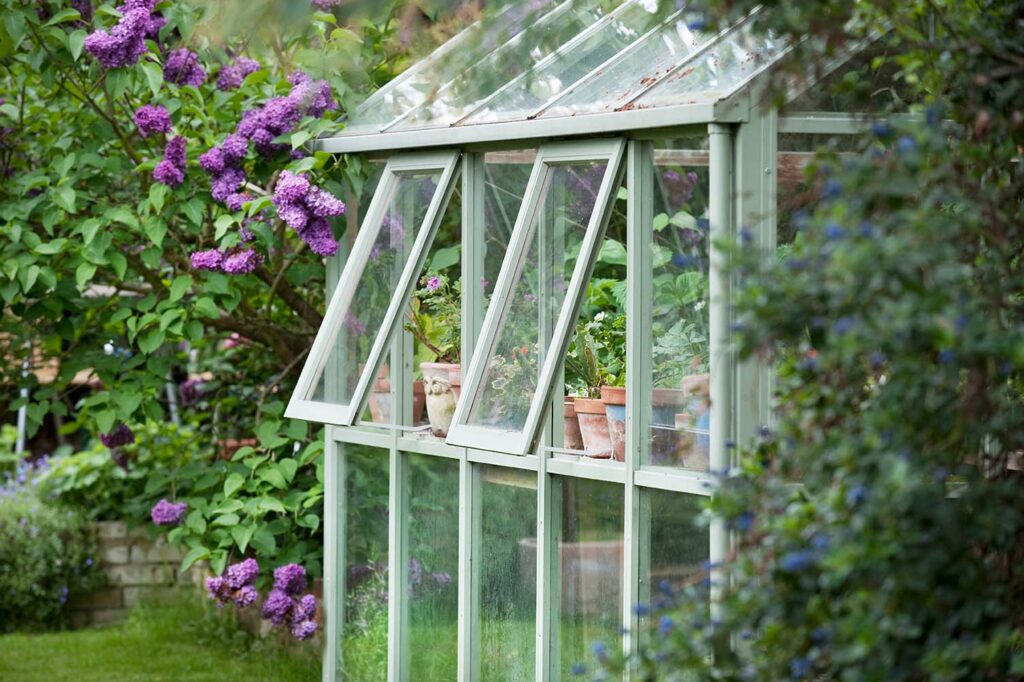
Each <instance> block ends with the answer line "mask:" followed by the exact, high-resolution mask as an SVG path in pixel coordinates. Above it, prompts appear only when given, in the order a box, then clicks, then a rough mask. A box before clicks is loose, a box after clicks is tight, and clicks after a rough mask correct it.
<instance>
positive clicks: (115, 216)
mask: <svg viewBox="0 0 1024 682" xmlns="http://www.w3.org/2000/svg"><path fill="white" fill-rule="evenodd" d="M103 217H105V218H106V219H107V220H109V221H111V222H114V223H123V224H125V225H127V226H128V227H132V228H135V229H136V230H137V229H139V219H138V218H136V217H135V214H134V213H132V212H131V211H129V210H128V209H127V208H125V207H124V206H117V207H115V208H112V209H110V210H108V211H107V212H106V213H104V214H103Z"/></svg>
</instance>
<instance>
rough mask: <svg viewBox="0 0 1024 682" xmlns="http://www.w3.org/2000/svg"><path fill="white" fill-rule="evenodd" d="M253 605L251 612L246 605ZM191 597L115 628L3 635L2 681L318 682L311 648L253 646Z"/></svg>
mask: <svg viewBox="0 0 1024 682" xmlns="http://www.w3.org/2000/svg"><path fill="white" fill-rule="evenodd" d="M250 608H251V607H250ZM226 611H227V610H226V609H225V612H222V613H217V611H216V607H213V606H212V605H207V604H205V603H202V602H200V601H199V597H198V596H196V597H193V595H192V594H188V595H185V594H183V595H181V596H180V598H179V599H177V600H175V601H174V602H166V603H152V604H146V605H140V606H138V607H136V608H135V609H134V610H133V611H132V613H131V615H130V617H129V619H128V621H127V622H126V623H124V624H123V625H120V626H112V627H107V628H101V629H91V630H76V631H70V632H54V633H42V634H13V635H4V636H0V680H3V681H5V682H6V681H7V680H11V681H12V682H13V681H15V680H16V681H17V682H36V681H37V680H38V681H39V682H54V681H57V680H73V681H74V682H91V681H93V680H96V681H97V682H99V681H101V680H102V681H103V682H128V681H129V680H132V681H134V680H139V681H142V680H145V681H147V682H151V681H157V680H167V681H169V682H170V681H172V680H173V681H174V682H179V681H180V682H200V681H205V680H210V681H211V682H213V681H214V680H216V681H218V682H221V681H223V680H246V681H247V682H249V681H252V680H268V681H273V682H290V681H292V680H296V681H298V680H303V681H306V682H308V681H311V680H319V679H320V656H319V651H316V650H315V649H316V647H312V646H310V647H301V648H299V647H295V648H294V650H293V649H292V648H286V647H284V646H282V645H281V644H278V643H276V642H274V641H271V640H270V639H268V640H264V641H255V640H253V638H252V637H250V636H249V635H248V634H247V633H245V632H243V631H241V630H239V628H238V627H237V625H236V624H235V623H234V622H233V619H232V618H231V614H229V613H226Z"/></svg>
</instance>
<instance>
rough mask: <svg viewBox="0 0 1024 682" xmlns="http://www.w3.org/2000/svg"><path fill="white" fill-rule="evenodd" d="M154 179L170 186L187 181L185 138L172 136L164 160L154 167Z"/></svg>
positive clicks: (165, 150)
mask: <svg viewBox="0 0 1024 682" xmlns="http://www.w3.org/2000/svg"><path fill="white" fill-rule="evenodd" d="M153 179H154V180H156V181H157V182H159V183H162V184H164V185H167V186H168V187H177V186H178V185H180V184H181V183H182V182H184V181H185V138H184V137H180V136H179V137H172V138H171V139H170V140H169V141H168V142H167V148H166V149H164V158H163V160H162V161H161V162H160V163H158V164H157V165H156V168H154V169H153Z"/></svg>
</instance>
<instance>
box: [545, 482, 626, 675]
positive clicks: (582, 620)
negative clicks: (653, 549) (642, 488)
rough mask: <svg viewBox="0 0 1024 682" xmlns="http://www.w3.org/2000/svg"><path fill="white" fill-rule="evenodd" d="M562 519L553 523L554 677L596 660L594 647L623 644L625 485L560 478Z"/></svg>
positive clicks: (558, 484)
mask: <svg viewBox="0 0 1024 682" xmlns="http://www.w3.org/2000/svg"><path fill="white" fill-rule="evenodd" d="M555 484H556V486H557V493H556V495H555V496H554V497H555V498H557V502H558V505H559V511H560V512H561V513H560V514H559V517H560V523H559V524H558V525H556V527H554V528H552V529H551V538H552V541H551V545H550V547H549V551H550V553H551V558H552V563H553V564H554V565H555V566H556V568H555V575H556V576H557V577H556V579H555V584H556V586H555V588H554V592H555V594H553V595H552V599H553V603H552V611H553V613H554V614H555V615H557V618H556V619H555V621H554V624H555V627H557V630H558V635H557V637H556V638H555V639H553V640H552V642H551V646H553V647H555V648H556V649H557V651H556V652H552V653H553V654H557V655H552V660H553V662H554V664H555V666H557V675H555V676H554V679H559V680H565V679H570V675H571V674H572V670H573V668H574V667H575V666H577V665H578V664H581V663H587V662H589V661H591V660H593V657H594V648H595V647H597V646H604V647H606V648H607V649H608V650H609V651H613V650H615V649H616V648H618V646H619V642H620V634H619V628H620V626H621V622H622V590H623V583H622V580H623V571H622V568H623V563H622V562H623V547H624V544H623V542H624V541H623V523H624V512H623V495H622V493H623V490H622V486H621V485H619V484H617V483H607V482H603V481H591V480H587V479H574V478H561V477H559V478H556V479H555Z"/></svg>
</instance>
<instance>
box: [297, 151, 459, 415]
mask: <svg viewBox="0 0 1024 682" xmlns="http://www.w3.org/2000/svg"><path fill="white" fill-rule="evenodd" d="M440 178H441V171H440V170H436V171H435V170H431V171H420V172H415V173H400V174H397V176H396V178H395V182H394V184H393V185H392V187H391V194H390V196H389V197H388V199H387V202H386V209H385V212H384V216H383V218H382V219H381V220H380V222H378V223H377V224H376V225H374V226H373V227H372V228H371V229H372V230H373V233H374V245H373V250H372V251H371V253H370V257H369V259H368V260H367V262H366V265H365V267H364V268H363V272H362V275H361V276H360V278H359V282H358V283H357V284H356V287H355V293H354V294H353V296H352V302H351V305H350V306H349V309H348V310H347V311H346V312H345V316H344V319H343V321H342V322H341V327H340V329H339V330H338V336H337V337H336V338H335V341H334V345H333V346H332V347H331V349H330V352H329V353H328V355H327V360H326V363H325V365H324V369H323V370H322V371H321V374H320V376H319V377H318V378H317V382H316V386H315V388H314V390H313V395H312V396H311V398H310V399H311V400H314V401H317V402H328V403H332V404H336V405H348V404H349V403H350V402H351V401H352V394H353V392H354V391H355V387H356V383H357V382H358V380H359V375H360V373H361V372H362V371H363V368H364V366H365V365H366V361H367V359H368V357H369V355H370V349H371V348H372V346H373V343H374V341H375V340H376V339H377V335H378V334H379V333H380V332H381V331H382V329H381V326H382V325H383V323H384V315H385V314H386V312H387V309H388V306H389V305H390V303H391V297H392V295H393V294H394V291H395V288H396V286H397V285H398V280H399V277H400V275H401V272H402V269H403V268H404V267H405V264H406V262H407V261H408V260H409V257H410V256H411V255H412V245H413V243H414V242H415V241H416V237H417V235H418V234H419V231H420V229H421V228H422V226H423V220H424V218H425V217H426V214H427V207H428V206H429V205H430V201H431V199H433V197H434V193H435V192H436V191H437V183H438V181H439V180H440ZM362 229H367V226H366V225H364V226H363V228H362ZM387 376H388V369H387V365H384V366H383V367H382V368H381V370H380V373H379V374H378V376H377V379H378V380H386V379H387Z"/></svg>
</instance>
